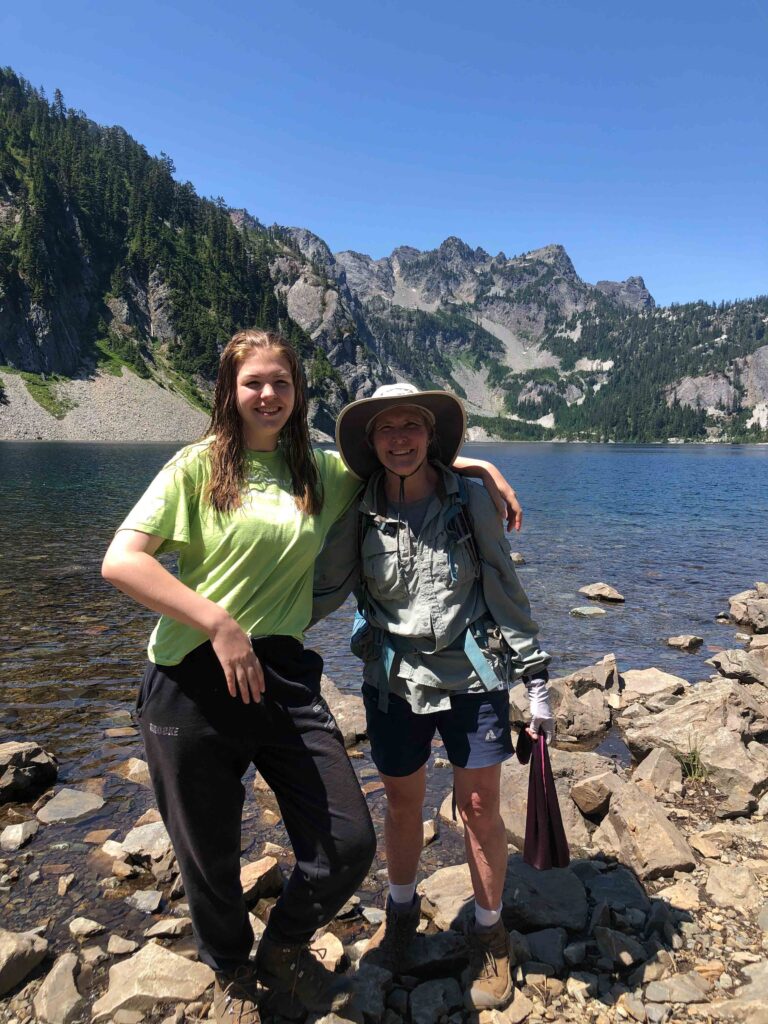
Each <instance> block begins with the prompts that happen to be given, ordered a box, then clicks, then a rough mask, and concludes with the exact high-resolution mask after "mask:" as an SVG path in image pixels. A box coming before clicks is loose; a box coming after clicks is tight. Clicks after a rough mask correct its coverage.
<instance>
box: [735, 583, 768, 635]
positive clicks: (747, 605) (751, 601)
mask: <svg viewBox="0 0 768 1024" xmlns="http://www.w3.org/2000/svg"><path fill="white" fill-rule="evenodd" d="M760 586H761V585H760V584H758V586H757V587H756V588H755V589H754V590H745V591H742V593H741V594H735V595H734V596H733V597H732V598H730V602H729V603H730V613H731V618H732V619H733V621H734V622H736V623H738V624H739V625H740V626H749V628H750V629H752V630H753V631H754V632H755V633H768V595H766V594H765V593H764V591H763V590H762V589H760ZM762 586H764V584H763V585H762Z"/></svg>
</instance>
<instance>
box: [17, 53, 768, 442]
mask: <svg viewBox="0 0 768 1024" xmlns="http://www.w3.org/2000/svg"><path fill="white" fill-rule="evenodd" d="M0 129H2V132H1V133H0V134H1V135H2V139H3V140H4V141H3V142H2V144H0V371H1V372H7V371H17V372H23V373H26V374H27V375H32V376H33V377H34V378H35V380H34V382H33V383H34V389H33V388H32V387H31V384H30V382H28V386H29V387H30V393H32V391H33V390H34V391H35V393H36V394H37V395H38V397H39V396H40V395H45V394H46V393H48V399H46V401H49V404H50V406H51V408H56V398H55V395H53V392H54V391H55V386H54V385H55V379H54V380H53V384H51V383H50V379H51V375H57V374H58V375H60V376H61V377H62V378H72V377H75V378H77V377H80V378H88V377H89V375H90V376H92V377H93V376H95V375H98V373H99V372H101V371H103V369H104V368H105V367H106V368H110V367H111V368H112V369H114V368H115V367H116V366H117V367H119V366H127V367H128V368H129V370H130V371H132V372H134V373H136V374H137V375H139V376H140V377H143V378H144V379H146V380H149V381H154V382H155V383H156V384H157V386H158V387H160V388H165V389H167V390H170V391H172V392H176V393H178V394H179V395H182V396H184V398H185V399H186V400H188V401H191V402H192V403H193V404H194V405H197V406H205V405H206V403H207V402H208V401H209V400H210V395H211V389H212V382H213V378H214V376H215V372H216V365H217V361H218V353H219V351H220V348H221V346H222V345H223V344H224V343H225V342H226V340H227V338H228V337H229V336H230V335H231V333H233V331H234V330H236V329H238V328H240V327H243V326H250V325H260V326H264V327H268V328H270V329H275V330H280V331H282V332H283V333H284V334H286V335H287V336H288V337H289V338H290V339H291V340H292V341H293V342H294V344H296V346H297V348H298V349H299V351H300V353H301V355H302V358H303V360H304V363H305V366H306V370H307V378H308V382H309V387H310V395H311V417H312V422H313V424H314V425H315V427H316V428H317V429H319V430H320V431H322V432H324V433H325V434H326V435H332V433H333V421H334V417H335V414H336V412H338V409H339V408H340V407H341V405H342V404H343V403H344V402H346V401H348V400H350V399H351V398H356V397H361V396H365V395H369V394H370V393H371V392H372V391H373V389H374V388H375V387H376V386H377V385H379V384H381V383H387V382H391V381H393V380H396V379H409V380H412V381H413V382H414V383H416V384H419V385H421V386H435V387H450V388H453V389H454V390H455V391H456V392H457V393H458V394H461V395H462V396H463V397H464V398H465V399H466V401H467V405H468V409H469V412H470V415H471V417H472V420H473V422H476V423H477V425H478V426H479V427H480V428H482V429H486V430H490V431H491V432H492V433H495V434H496V435H500V436H507V437H553V436H557V437H579V438H583V439H592V440H606V439H610V440H660V439H664V438H665V437H670V436H683V437H689V438H700V439H703V438H706V437H709V438H714V437H723V438H741V439H748V440H761V439H763V436H762V435H763V432H765V431H766V430H768V421H766V420H768V414H765V415H764V413H763V411H762V406H763V405H766V407H767V408H768V382H766V381H765V373H764V368H763V367H764V361H763V358H762V356H761V355H759V354H756V353H758V352H759V350H760V349H761V348H762V347H763V346H764V345H765V341H766V340H767V339H765V325H766V323H768V301H767V300H765V299H760V298H758V299H754V300H748V301H746V302H742V303H735V304H733V303H732V304H721V305H720V306H719V307H714V306H711V305H708V304H705V303H693V304H687V305H685V306H680V307H674V306H673V307H666V308H658V307H656V306H655V302H654V300H653V297H652V296H651V294H650V292H649V291H648V289H647V288H646V286H645V283H644V280H643V278H642V277H640V276H633V277H629V278H627V279H626V280H625V281H621V282H617V281H598V282H597V283H596V284H595V285H591V284H589V283H588V282H585V281H583V280H582V279H581V278H580V277H579V275H578V274H577V272H576V270H575V268H574V265H573V263H572V261H571V259H570V256H569V255H568V253H567V251H566V250H565V248H564V247H563V246H562V245H559V244H556V243H552V244H549V245H545V246H542V247H541V248H538V249H535V250H531V251H529V252H525V253H522V254H519V255H516V256H512V257H507V256H506V255H505V254H504V253H503V252H500V253H498V254H497V255H496V256H491V255H490V254H489V253H488V252H486V251H485V250H484V249H482V248H481V247H476V248H472V247H471V246H469V245H468V244H467V243H466V242H465V241H463V240H462V239H460V238H458V237H457V236H455V235H449V236H447V237H446V238H445V239H444V240H443V242H441V243H440V245H439V246H437V247H436V248H435V249H432V250H424V251H422V250H419V249H417V248H415V247H413V246H408V245H402V246H398V247H396V248H395V249H393V251H392V253H391V254H390V255H389V256H387V257H382V258H379V259H373V258H372V257H370V256H368V255H366V254H365V253H360V252H356V251H354V250H352V249H348V250H343V251H340V252H337V253H333V252H331V250H330V248H329V246H328V245H327V243H326V242H325V241H324V240H323V239H322V238H320V237H319V236H318V235H316V234H315V233H314V232H312V231H311V230H309V229H308V228H305V227H282V226H279V225H272V226H270V227H268V226H266V225H265V224H264V223H263V222H262V221H261V220H260V219H259V218H258V217H257V216H254V215H253V214H252V213H250V211H248V210H246V209H242V208H241V209H230V208H228V207H227V206H226V203H225V202H224V201H223V200H209V199H203V198H201V197H199V196H198V195H197V194H196V192H195V190H194V187H193V186H192V185H191V183H189V182H184V183H181V182H178V181H177V180H176V179H175V178H174V173H175V169H174V167H173V162H172V160H171V159H170V157H168V156H167V155H165V154H161V156H160V157H152V156H150V155H149V154H148V153H147V151H146V150H145V149H144V147H143V146H141V145H140V143H138V142H136V141H135V140H134V139H132V138H131V137H130V136H129V135H128V134H127V133H126V132H124V131H123V129H121V128H116V127H112V128H104V127H101V126H99V125H96V124H95V123H94V122H92V121H89V120H88V118H87V117H86V116H85V115H84V114H82V112H80V111H74V110H70V109H68V108H67V107H66V106H65V104H64V102H63V97H61V95H60V94H59V93H58V92H57V94H56V95H55V97H54V100H53V102H51V103H49V102H48V100H47V99H46V98H45V97H44V96H43V95H42V94H41V93H39V92H38V91H36V90H35V89H33V88H32V87H31V86H30V85H29V83H27V82H25V81H24V80H23V79H21V78H19V76H17V75H16V74H15V73H14V72H13V71H11V70H10V69H7V68H6V69H0ZM3 367H5V371H3ZM100 368H101V369H100ZM718 375H719V376H718ZM713 376H714V377H718V380H719V378H723V380H725V381H726V385H723V384H722V382H721V383H720V384H719V385H718V387H719V390H718V389H717V388H715V389H714V390H713V385H712V380H711V379H710V378H712V377H713ZM46 379H48V382H46ZM65 390H66V389H65ZM62 393H63V392H62ZM713 396H714V398H713ZM1 400H2V392H1V391H0V401H1ZM713 401H714V402H715V404H712V402H713ZM63 405H66V402H61V403H59V406H60V407H59V412H60V413H61V415H62V416H66V415H67V412H66V410H65V409H64V410H63V411H62V409H61V406H63ZM4 415H5V413H4V407H3V406H2V405H0V436H2V431H3V425H2V424H3V418H4ZM764 421H766V422H764ZM766 436H767V437H768V435H766Z"/></svg>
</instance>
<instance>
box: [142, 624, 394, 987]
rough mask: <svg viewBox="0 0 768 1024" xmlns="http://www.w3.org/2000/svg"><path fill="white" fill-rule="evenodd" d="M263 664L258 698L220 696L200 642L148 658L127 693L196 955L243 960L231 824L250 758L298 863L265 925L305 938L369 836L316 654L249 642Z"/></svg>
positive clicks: (218, 677)
mask: <svg viewBox="0 0 768 1024" xmlns="http://www.w3.org/2000/svg"><path fill="white" fill-rule="evenodd" d="M253 646H254V651H255V652H256V655H257V657H258V658H259V660H260V661H261V664H262V667H263V669H264V677H265V682H266V690H265V693H264V695H263V696H262V699H261V702H260V703H259V704H244V703H243V702H242V701H241V700H240V698H239V697H230V695H229V693H228V692H227V688H226V681H225V678H224V673H223V671H222V668H221V665H220V664H219V660H218V658H217V657H216V655H215V653H214V651H213V648H212V647H211V644H210V643H205V644H202V645H201V646H200V647H197V648H196V649H195V650H194V651H192V652H191V653H190V654H188V655H187V657H186V658H184V660H183V661H182V662H181V663H180V664H179V665H172V666H161V665H154V664H152V663H150V664H149V665H148V666H147V670H146V672H145V674H144V679H143V681H142V684H141V689H140V691H139V697H138V701H137V714H138V717H139V722H140V725H141V731H142V735H143V737H144V746H145V749H146V754H147V761H148V763H149V771H150V775H151V777H152V784H153V787H154V790H155V796H156V798H157V804H158V807H159V809H160V813H161V815H162V818H163V821H164V823H165V826H166V828H167V829H168V833H169V835H170V837H171V841H172V842H173V847H174V851H175V853H176V857H177V859H178V862H179V867H180V868H181V877H182V880H183V882H184V889H185V892H186V896H187V900H188V902H189V909H190V916H191V918H192V924H193V928H194V931H195V936H196V938H197V942H198V946H199V950H200V959H201V960H203V961H204V962H205V963H207V964H208V965H209V966H210V967H212V968H213V969H214V970H217V971H222V970H231V969H233V968H234V967H236V966H237V965H238V964H242V963H244V962H245V961H246V960H247V959H248V956H249V953H250V950H251V946H252V944H253V932H252V929H251V926H250V923H249V921H248V913H247V909H246V905H245V901H244V899H243V891H242V886H241V885H240V829H241V823H242V810H243V800H244V797H245V789H244V786H243V783H242V778H243V775H244V774H245V772H246V771H247V769H248V767H249V765H250V764H251V763H253V764H254V765H255V766H256V768H257V770H258V771H259V772H261V774H262V775H263V777H264V779H265V780H266V782H267V783H268V784H269V786H270V787H271V788H272V790H273V791H274V793H275V796H276V798H277V802H278V804H279V806H280V811H281V813H282V816H283V821H284V823H285V827H286V829H287V831H288V835H289V836H290V839H291V843H292V844H293V851H294V854H295V857H296V867H295V868H294V870H293V873H292V874H291V877H290V879H289V880H288V883H287V885H286V887H285V890H284V891H283V894H282V895H281V896H280V898H279V900H278V901H277V904H276V906H275V907H274V909H273V911H272V913H271V915H270V918H269V923H268V925H267V933H268V934H269V935H270V937H272V938H274V939H275V940H277V941H282V942H286V943H303V942H306V941H307V940H308V939H309V938H310V936H311V935H312V933H313V932H314V931H315V930H316V929H317V928H319V927H321V926H322V925H324V924H326V923H327V922H328V921H329V920H330V919H331V918H332V917H333V916H334V914H335V913H336V912H337V911H338V910H339V908H340V907H342V906H343V905H344V903H345V902H346V901H347V900H348V899H349V897H350V896H351V895H352V893H353V892H354V891H355V889H357V887H358V886H359V884H360V883H361V881H362V880H363V878H364V877H365V874H366V872H367V871H368V868H369V866H370V863H371V861H372V859H373V855H374V852H375V849H376V839H375V836H374V832H373V826H372V824H371V818H370V815H369V813H368V807H367V805H366V802H365V799H364V797H363V795H362V793H361V792H360V787H359V785H358V782H357V778H356V776H355V773H354V770H353V768H352V765H351V764H350V761H349V758H348V757H347V754H346V752H345V750H344V743H343V740H342V737H341V734H340V732H339V730H338V727H337V726H336V722H335V721H334V718H333V716H332V715H331V713H330V711H329V710H328V706H327V705H326V703H325V701H324V700H323V698H322V697H321V696H320V676H321V673H322V668H323V661H322V658H321V657H320V656H319V655H318V654H316V653H315V652H314V651H310V650H305V649H304V647H303V646H302V645H301V644H300V643H299V642H298V641H297V640H294V639H293V638H292V637H265V638H260V639H256V640H254V642H253Z"/></svg>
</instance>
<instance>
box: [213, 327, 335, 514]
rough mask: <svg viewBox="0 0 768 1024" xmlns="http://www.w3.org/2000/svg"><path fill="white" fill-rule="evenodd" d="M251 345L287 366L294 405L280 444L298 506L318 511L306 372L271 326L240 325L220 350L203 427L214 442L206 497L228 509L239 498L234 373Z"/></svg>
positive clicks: (241, 448) (241, 464) (241, 453)
mask: <svg viewBox="0 0 768 1024" xmlns="http://www.w3.org/2000/svg"><path fill="white" fill-rule="evenodd" d="M254 351H270V352H274V353H275V354H276V355H277V356H279V357H280V358H281V359H284V360H285V362H286V363H287V364H288V366H289V368H290V371H291V380H292V381H293V389H294V404H293V411H292V412H291V415H290V418H289V420H288V422H287V423H286V424H285V426H284V427H283V429H282V430H281V431H280V438H279V441H278V444H279V447H280V448H281V449H282V451H283V452H284V453H285V459H286V462H287V463H288V469H289V470H290V474H291V486H292V491H293V496H294V500H295V502H296V507H297V508H298V509H299V511H300V512H304V513H306V514H307V515H311V516H312V515H317V513H318V512H320V510H321V509H322V507H323V491H322V485H321V483H320V475H319V473H318V471H317V464H316V463H315V457H314V455H313V453H312V447H311V444H310V440H309V426H308V424H307V390H306V385H305V382H304V374H303V372H302V368H301V363H300V362H299V357H298V355H297V353H296V350H295V349H294V348H293V346H292V345H291V344H290V342H288V341H286V339H285V338H283V337H282V336H281V335H279V334H276V333H274V332H273V331H257V330H247V331H238V332H237V334H235V335H233V336H232V338H231V339H230V341H229V343H228V344H227V346H226V348H225V349H224V351H223V352H222V353H221V360H220V362H219V374H218V377H217V378H216V390H215V392H214V396H213V412H212V413H211V421H210V423H209V425H208V429H207V431H206V433H207V434H208V435H209V436H210V435H211V434H212V435H213V442H212V444H211V447H210V459H211V479H210V481H209V483H208V486H207V487H206V489H205V495H204V497H205V500H206V501H207V502H208V503H209V504H210V505H212V506H213V508H215V509H216V510H217V511H219V512H231V511H233V510H234V509H236V508H239V507H240V505H241V503H242V491H243V485H244V482H245V451H246V448H245V437H244V431H243V421H242V418H241V416H240V412H239V410H238V408H237V374H238V371H239V369H240V367H241V365H242V364H243V362H244V361H245V360H246V359H247V358H248V356H249V355H251V353H252V352H254Z"/></svg>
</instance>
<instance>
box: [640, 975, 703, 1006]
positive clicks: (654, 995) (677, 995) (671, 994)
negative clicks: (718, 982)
mask: <svg viewBox="0 0 768 1024" xmlns="http://www.w3.org/2000/svg"><path fill="white" fill-rule="evenodd" d="M711 987H712V984H711V982H709V981H707V980H706V978H703V977H702V976H701V975H700V974H698V973H697V972H696V971H688V973H687V974H673V975H672V976H671V977H669V978H666V979H665V980H664V981H652V982H651V983H650V985H649V986H648V988H647V989H646V990H645V998H646V999H648V1000H650V1001H651V1002H652V1003H703V1002H705V1001H706V998H707V992H709V990H710V988H711Z"/></svg>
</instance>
